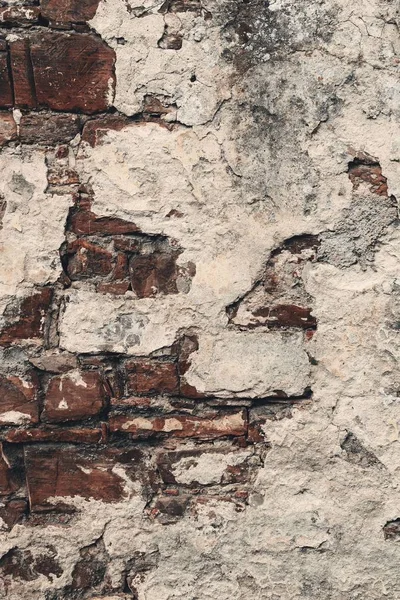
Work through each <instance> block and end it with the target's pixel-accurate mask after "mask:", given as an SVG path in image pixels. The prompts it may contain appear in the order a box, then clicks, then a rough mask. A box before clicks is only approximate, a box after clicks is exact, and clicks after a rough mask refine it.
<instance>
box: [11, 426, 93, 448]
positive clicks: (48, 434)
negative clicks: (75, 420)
mask: <svg viewBox="0 0 400 600" xmlns="http://www.w3.org/2000/svg"><path fill="white" fill-rule="evenodd" d="M2 437H3V439H4V441H6V442H9V443H11V444H26V443H33V442H36V443H40V442H57V443H61V442H62V443H67V444H68V443H71V444H78V443H79V444H97V443H99V442H100V441H101V440H102V430H101V428H100V427H97V428H92V429H91V428H89V427H64V428H62V427H46V426H44V427H36V428H31V429H22V428H20V429H11V430H8V431H6V432H4V434H3V435H2Z"/></svg>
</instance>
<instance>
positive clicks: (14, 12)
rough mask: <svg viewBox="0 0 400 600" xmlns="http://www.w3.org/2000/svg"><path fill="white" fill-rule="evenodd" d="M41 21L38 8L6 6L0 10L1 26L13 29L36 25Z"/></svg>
mask: <svg viewBox="0 0 400 600" xmlns="http://www.w3.org/2000/svg"><path fill="white" fill-rule="evenodd" d="M38 20H39V7H38V6H5V7H3V8H0V24H4V25H7V26H12V27H26V26H27V25H34V24H36V23H37V22H38Z"/></svg>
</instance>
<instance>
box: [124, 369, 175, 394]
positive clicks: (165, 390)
mask: <svg viewBox="0 0 400 600" xmlns="http://www.w3.org/2000/svg"><path fill="white" fill-rule="evenodd" d="M126 370H127V389H128V394H133V395H135V394H146V395H147V394H178V393H179V379H178V372H177V366H176V364H175V363H172V362H161V361H153V362H150V361H148V362H143V361H130V362H129V363H127V364H126Z"/></svg>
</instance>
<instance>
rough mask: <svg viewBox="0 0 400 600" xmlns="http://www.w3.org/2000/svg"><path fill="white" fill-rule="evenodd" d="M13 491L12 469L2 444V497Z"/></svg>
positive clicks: (0, 492)
mask: <svg viewBox="0 0 400 600" xmlns="http://www.w3.org/2000/svg"><path fill="white" fill-rule="evenodd" d="M12 491H13V485H12V483H11V468H10V465H9V463H8V460H7V458H6V456H5V454H4V452H3V445H2V444H1V442H0V496H4V495H7V494H10V493H11V492H12Z"/></svg>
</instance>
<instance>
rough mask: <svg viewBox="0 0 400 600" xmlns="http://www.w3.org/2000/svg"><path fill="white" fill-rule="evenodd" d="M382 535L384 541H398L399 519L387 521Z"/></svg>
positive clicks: (399, 537) (399, 535) (399, 531)
mask: <svg viewBox="0 0 400 600" xmlns="http://www.w3.org/2000/svg"><path fill="white" fill-rule="evenodd" d="M383 535H384V537H385V540H396V541H397V540H398V539H400V519H394V520H393V521H388V522H387V523H386V525H385V526H384V528H383Z"/></svg>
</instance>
